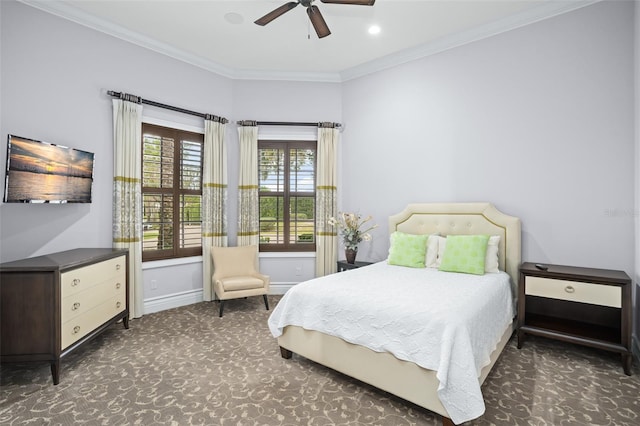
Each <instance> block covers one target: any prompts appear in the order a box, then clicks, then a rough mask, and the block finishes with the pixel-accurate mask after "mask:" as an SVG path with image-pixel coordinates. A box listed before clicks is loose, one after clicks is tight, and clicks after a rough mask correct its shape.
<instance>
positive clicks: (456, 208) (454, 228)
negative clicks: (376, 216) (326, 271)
mask: <svg viewBox="0 0 640 426" xmlns="http://www.w3.org/2000/svg"><path fill="white" fill-rule="evenodd" d="M395 231H401V232H406V233H408V234H434V233H439V234H440V235H442V236H446V235H456V234H457V235H471V234H486V235H500V246H499V248H498V262H499V267H500V270H502V271H505V272H506V273H507V274H509V276H510V277H511V280H512V284H513V285H514V286H515V285H516V284H517V282H518V268H519V267H520V261H521V235H520V232H521V231H520V219H518V218H517V217H513V216H509V215H506V214H504V213H502V212H500V211H499V210H498V209H496V208H495V207H494V206H493V205H492V204H490V203H419V204H409V205H407V207H405V209H404V210H403V211H401V212H400V213H398V214H395V215H393V216H390V217H389V232H390V233H392V232H395Z"/></svg>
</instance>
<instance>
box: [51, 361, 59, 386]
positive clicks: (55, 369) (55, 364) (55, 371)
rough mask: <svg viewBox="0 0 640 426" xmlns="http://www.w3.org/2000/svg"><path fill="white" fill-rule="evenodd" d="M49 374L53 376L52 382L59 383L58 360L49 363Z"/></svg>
mask: <svg viewBox="0 0 640 426" xmlns="http://www.w3.org/2000/svg"><path fill="white" fill-rule="evenodd" d="M51 376H53V384H54V385H57V384H58V383H60V360H59V359H58V360H56V361H53V362H52V363H51Z"/></svg>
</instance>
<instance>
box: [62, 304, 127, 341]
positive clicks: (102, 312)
mask: <svg viewBox="0 0 640 426" xmlns="http://www.w3.org/2000/svg"><path fill="white" fill-rule="evenodd" d="M125 303H126V299H125V295H124V294H121V295H119V296H115V297H112V298H111V299H108V300H106V301H103V302H102V303H101V304H99V305H98V306H96V307H94V308H93V309H90V310H88V311H87V312H84V313H83V314H81V315H78V316H76V317H75V318H73V319H71V320H69V321H67V322H65V323H63V324H62V336H61V337H62V348H61V349H62V350H64V349H65V348H67V347H68V346H70V345H71V344H73V343H74V342H76V341H77V340H79V339H81V338H82V337H84V336H86V335H87V334H89V333H90V332H91V331H93V330H94V329H96V328H97V327H99V326H101V325H102V324H104V323H105V322H107V321H109V320H110V319H111V318H113V317H114V316H115V315H117V314H118V313H120V312H122V310H123V309H124V307H125Z"/></svg>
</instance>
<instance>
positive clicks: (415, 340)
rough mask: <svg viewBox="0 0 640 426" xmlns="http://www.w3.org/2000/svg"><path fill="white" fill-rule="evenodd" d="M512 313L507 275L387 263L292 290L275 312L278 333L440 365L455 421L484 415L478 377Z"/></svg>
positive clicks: (444, 397) (442, 390) (272, 323)
mask: <svg viewBox="0 0 640 426" xmlns="http://www.w3.org/2000/svg"><path fill="white" fill-rule="evenodd" d="M513 316H514V304H513V297H512V290H511V285H510V283H509V276H508V275H507V274H506V273H504V272H501V273H497V274H485V275H482V276H477V275H469V274H457V273H451V272H440V271H437V270H435V269H417V268H407V267H402V266H393V265H388V264H387V263H386V261H383V262H379V263H376V264H373V265H371V266H367V267H365V268H359V269H353V270H350V271H346V272H341V273H337V274H332V275H328V276H325V277H322V278H316V279H312V280H309V281H306V282H303V283H300V284H298V285H296V286H295V287H293V288H291V289H290V290H289V291H288V292H287V293H286V294H285V295H284V297H283V298H282V299H281V300H280V302H279V303H278V305H277V306H276V308H275V310H274V311H273V313H272V314H271V316H270V317H269V329H270V330H271V333H272V334H273V336H274V337H278V336H280V335H281V334H282V331H283V328H284V327H286V326H287V325H297V326H300V327H303V328H305V329H307V330H316V331H320V332H323V333H326V334H330V335H332V336H336V337H339V338H341V339H343V340H345V341H347V342H350V343H354V344H358V345H362V346H366V347H368V348H370V349H372V350H374V351H377V352H390V353H392V354H393V355H394V356H395V357H396V358H399V359H402V360H406V361H411V362H413V363H416V364H418V365H420V366H422V367H424V368H427V369H430V370H435V371H437V377H438V380H439V381H440V387H439V388H438V395H439V397H440V401H441V402H442V405H443V406H444V407H445V408H446V410H447V412H448V413H449V416H450V417H451V420H453V422H455V423H462V422H465V421H468V420H472V419H475V418H477V417H479V416H481V415H482V414H483V413H484V410H485V406H484V400H483V397H482V393H481V391H480V383H479V381H478V376H479V374H480V371H481V370H482V368H483V367H484V366H485V365H487V364H488V363H489V361H490V359H489V357H490V354H491V352H492V351H493V350H494V349H495V348H496V346H497V343H498V342H499V340H500V338H501V336H502V334H503V333H504V330H505V328H506V327H507V325H508V324H509V323H510V322H511V321H512V318H513Z"/></svg>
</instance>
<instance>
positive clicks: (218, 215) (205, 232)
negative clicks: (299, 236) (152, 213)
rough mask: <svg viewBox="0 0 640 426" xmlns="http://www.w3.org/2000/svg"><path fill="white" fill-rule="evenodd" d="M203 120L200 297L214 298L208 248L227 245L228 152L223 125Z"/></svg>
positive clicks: (211, 120)
mask: <svg viewBox="0 0 640 426" xmlns="http://www.w3.org/2000/svg"><path fill="white" fill-rule="evenodd" d="M210 118H211V117H207V118H206V119H205V121H204V163H203V165H202V169H203V170H202V283H203V284H202V298H203V299H204V300H205V301H210V300H212V299H213V287H212V285H213V282H212V281H211V276H212V275H213V262H212V260H211V246H220V247H226V246H227V153H226V151H225V143H224V134H225V127H226V126H225V124H224V123H221V122H220V121H219V120H217V121H214V120H213V119H210Z"/></svg>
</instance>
